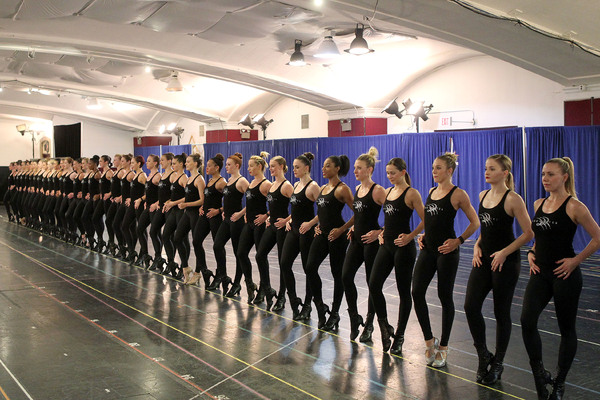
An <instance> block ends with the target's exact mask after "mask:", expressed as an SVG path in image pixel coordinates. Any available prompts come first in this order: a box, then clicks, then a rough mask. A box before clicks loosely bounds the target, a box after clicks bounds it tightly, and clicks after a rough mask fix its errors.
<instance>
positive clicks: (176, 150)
mask: <svg viewBox="0 0 600 400" xmlns="http://www.w3.org/2000/svg"><path fill="white" fill-rule="evenodd" d="M191 152H192V145H191V144H180V145H173V146H162V154H165V153H173V154H174V155H176V156H178V155H180V154H182V153H185V154H187V155H188V156H189V155H190V154H191ZM184 166H185V165H184ZM185 173H186V175H187V176H190V172H189V171H188V170H186V171H185Z"/></svg>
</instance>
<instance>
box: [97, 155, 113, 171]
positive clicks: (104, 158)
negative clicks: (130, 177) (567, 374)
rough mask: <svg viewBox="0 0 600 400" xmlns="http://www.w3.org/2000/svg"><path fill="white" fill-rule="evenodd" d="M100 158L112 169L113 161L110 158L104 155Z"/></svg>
mask: <svg viewBox="0 0 600 400" xmlns="http://www.w3.org/2000/svg"><path fill="white" fill-rule="evenodd" d="M100 158H101V159H102V161H104V162H106V163H108V168H110V167H112V161H111V159H110V156H107V155H106V154H104V155H103V156H101V157H100Z"/></svg>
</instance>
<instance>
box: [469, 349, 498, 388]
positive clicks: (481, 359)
mask: <svg viewBox="0 0 600 400" xmlns="http://www.w3.org/2000/svg"><path fill="white" fill-rule="evenodd" d="M474 346H475V350H477V359H478V365H477V374H476V376H475V381H476V382H477V383H481V382H482V381H483V378H485V376H486V375H487V374H488V368H489V366H490V365H491V364H492V361H493V360H494V355H493V354H492V353H490V351H489V350H488V348H487V346H486V345H485V343H484V344H474Z"/></svg>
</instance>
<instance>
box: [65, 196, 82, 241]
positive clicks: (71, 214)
mask: <svg viewBox="0 0 600 400" xmlns="http://www.w3.org/2000/svg"><path fill="white" fill-rule="evenodd" d="M80 201H81V199H78V198H76V197H74V198H72V199H70V200H69V208H67V212H66V213H65V219H66V221H67V225H68V227H69V231H70V232H72V233H76V229H77V224H76V222H75V209H77V205H78V204H79V202H80Z"/></svg>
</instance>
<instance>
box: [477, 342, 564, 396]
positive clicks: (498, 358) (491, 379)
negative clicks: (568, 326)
mask: <svg viewBox="0 0 600 400" xmlns="http://www.w3.org/2000/svg"><path fill="white" fill-rule="evenodd" d="M503 360H504V354H500V353H496V354H495V355H494V357H493V360H492V365H491V366H490V370H489V371H488V373H487V374H486V375H485V376H484V377H483V379H482V380H481V383H483V384H484V385H493V384H494V383H496V382H498V381H499V380H500V379H502V372H504V364H503ZM555 382H556V381H555ZM550 398H552V397H550Z"/></svg>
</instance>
